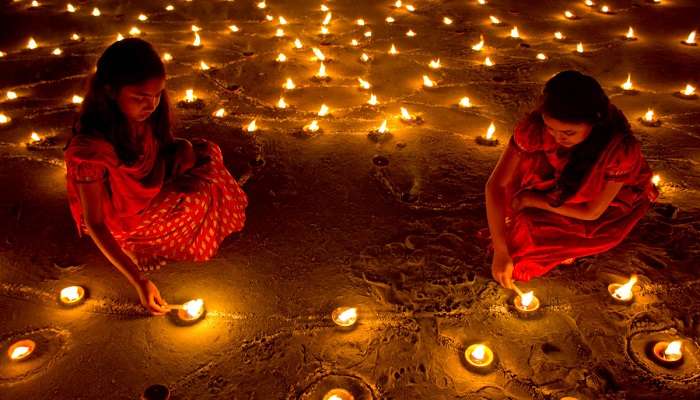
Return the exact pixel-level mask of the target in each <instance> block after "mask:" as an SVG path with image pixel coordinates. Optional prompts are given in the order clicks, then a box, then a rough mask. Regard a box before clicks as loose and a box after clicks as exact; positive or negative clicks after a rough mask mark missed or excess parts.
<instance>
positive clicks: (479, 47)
mask: <svg viewBox="0 0 700 400" xmlns="http://www.w3.org/2000/svg"><path fill="white" fill-rule="evenodd" d="M479 38H480V39H481V40H480V41H479V43H477V44H475V45H474V46H472V50H474V51H481V49H483V48H484V35H480V36H479Z"/></svg>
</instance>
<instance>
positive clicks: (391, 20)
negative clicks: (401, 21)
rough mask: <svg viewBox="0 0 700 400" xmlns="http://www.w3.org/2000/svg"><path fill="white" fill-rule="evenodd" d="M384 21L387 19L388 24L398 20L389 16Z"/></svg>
mask: <svg viewBox="0 0 700 400" xmlns="http://www.w3.org/2000/svg"><path fill="white" fill-rule="evenodd" d="M384 21H386V23H387V24H393V23H394V22H395V21H396V20H395V19H394V17H392V16H388V17H386V19H385V20H384Z"/></svg>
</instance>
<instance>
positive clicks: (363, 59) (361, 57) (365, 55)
mask: <svg viewBox="0 0 700 400" xmlns="http://www.w3.org/2000/svg"><path fill="white" fill-rule="evenodd" d="M360 60H362V62H367V61H369V56H368V55H367V54H366V53H362V55H361V56H360Z"/></svg>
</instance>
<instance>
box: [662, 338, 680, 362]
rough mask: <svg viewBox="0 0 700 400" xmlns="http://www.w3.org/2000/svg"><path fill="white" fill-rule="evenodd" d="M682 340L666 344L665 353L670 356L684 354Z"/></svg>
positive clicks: (674, 356)
mask: <svg viewBox="0 0 700 400" xmlns="http://www.w3.org/2000/svg"><path fill="white" fill-rule="evenodd" d="M681 346H682V342H681V341H680V340H674V341H672V342H671V343H669V344H668V346H666V349H665V350H664V355H665V356H666V357H669V358H677V357H680V356H682V355H683V353H682V352H681Z"/></svg>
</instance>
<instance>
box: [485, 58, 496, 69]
mask: <svg viewBox="0 0 700 400" xmlns="http://www.w3.org/2000/svg"><path fill="white" fill-rule="evenodd" d="M484 65H485V66H487V67H493V65H494V63H493V61H491V57H486V59H485V60H484Z"/></svg>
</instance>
